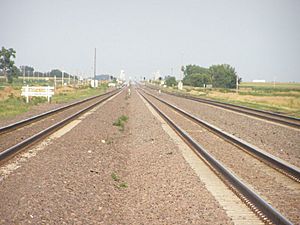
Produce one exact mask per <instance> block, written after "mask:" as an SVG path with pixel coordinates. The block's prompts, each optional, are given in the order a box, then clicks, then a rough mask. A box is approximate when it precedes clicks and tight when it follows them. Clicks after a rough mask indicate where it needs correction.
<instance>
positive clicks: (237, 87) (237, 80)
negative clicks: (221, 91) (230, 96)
mask: <svg viewBox="0 0 300 225" xmlns="http://www.w3.org/2000/svg"><path fill="white" fill-rule="evenodd" d="M238 92H239V76H238V75H236V93H238Z"/></svg>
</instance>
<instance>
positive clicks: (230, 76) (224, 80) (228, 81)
mask: <svg viewBox="0 0 300 225" xmlns="http://www.w3.org/2000/svg"><path fill="white" fill-rule="evenodd" d="M209 73H210V75H211V76H212V84H213V87H217V88H235V87H236V78H237V74H236V72H235V69H234V68H233V67H231V66H230V65H228V64H222V65H212V66H211V67H209Z"/></svg>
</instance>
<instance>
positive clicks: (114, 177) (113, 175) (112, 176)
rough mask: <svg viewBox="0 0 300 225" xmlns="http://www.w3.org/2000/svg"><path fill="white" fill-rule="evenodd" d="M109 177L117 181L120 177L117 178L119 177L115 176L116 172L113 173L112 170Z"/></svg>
mask: <svg viewBox="0 0 300 225" xmlns="http://www.w3.org/2000/svg"><path fill="white" fill-rule="evenodd" d="M111 178H112V179H113V180H114V181H117V182H118V181H119V180H120V179H119V177H118V176H117V174H116V173H115V172H113V173H112V174H111Z"/></svg>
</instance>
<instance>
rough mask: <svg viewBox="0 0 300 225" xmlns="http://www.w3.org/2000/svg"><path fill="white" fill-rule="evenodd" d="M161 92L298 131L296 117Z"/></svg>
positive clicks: (299, 123)
mask: <svg viewBox="0 0 300 225" xmlns="http://www.w3.org/2000/svg"><path fill="white" fill-rule="evenodd" d="M147 87H149V88H151V89H154V90H157V89H158V88H154V87H150V86H147ZM163 92H164V93H166V94H169V95H173V96H177V97H181V98H186V99H189V100H192V101H196V102H201V103H205V104H210V105H214V106H217V107H221V108H225V109H228V110H231V111H236V112H239V113H243V114H247V115H251V116H254V117H258V118H261V119H264V120H269V121H272V122H276V123H280V124H283V125H287V126H290V127H294V128H298V129H300V119H299V118H296V117H291V116H285V115H281V114H278V113H274V112H269V111H265V110H258V109H252V108H249V107H245V106H240V105H235V104H231V103H225V102H220V101H216V100H208V99H203V98H201V99H200V98H197V97H192V96H188V95H184V94H179V93H170V92H167V91H163ZM288 120H289V121H288Z"/></svg>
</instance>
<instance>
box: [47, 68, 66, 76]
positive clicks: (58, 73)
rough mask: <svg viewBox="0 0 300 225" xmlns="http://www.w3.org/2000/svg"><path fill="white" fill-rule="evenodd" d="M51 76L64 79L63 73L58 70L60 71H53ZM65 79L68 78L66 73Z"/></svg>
mask: <svg viewBox="0 0 300 225" xmlns="http://www.w3.org/2000/svg"><path fill="white" fill-rule="evenodd" d="M50 76H51V77H54V76H56V77H62V71H60V70H58V69H55V70H51V72H50ZM64 77H67V76H66V73H64Z"/></svg>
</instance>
